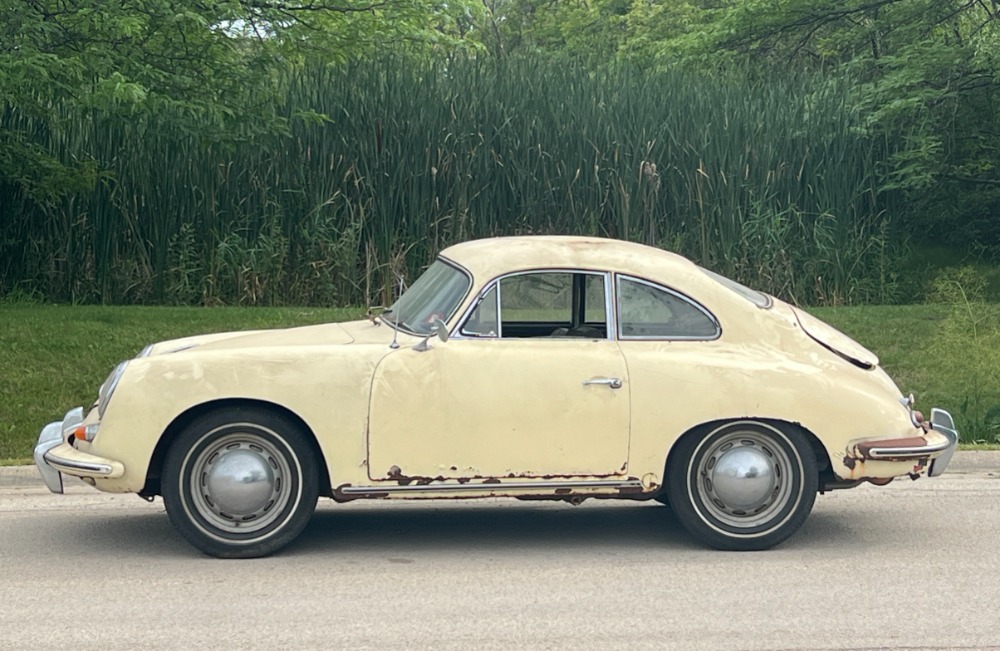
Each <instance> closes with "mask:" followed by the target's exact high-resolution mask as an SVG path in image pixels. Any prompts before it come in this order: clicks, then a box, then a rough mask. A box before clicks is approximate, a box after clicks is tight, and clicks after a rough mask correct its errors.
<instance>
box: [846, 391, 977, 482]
mask: <svg viewBox="0 0 1000 651" xmlns="http://www.w3.org/2000/svg"><path fill="white" fill-rule="evenodd" d="M958 439H959V435H958V431H957V430H956V429H955V420H954V419H953V418H952V417H951V414H949V413H948V412H947V411H945V410H944V409H938V408H937V407H935V408H934V409H932V410H931V420H930V423H928V424H926V426H925V428H924V432H923V434H921V435H919V436H911V437H907V438H895V439H879V440H871V439H866V440H860V441H854V442H852V443H851V444H850V445H849V446H848V453H847V456H846V457H845V458H844V461H845V463H846V465H847V466H848V467H849V468H852V469H853V467H852V464H853V463H858V462H862V463H863V462H866V461H913V462H915V463H916V464H917V465H918V466H922V465H924V464H929V465H928V466H927V476H928V477H937V476H939V475H941V474H942V473H943V472H944V471H945V468H947V467H948V463H949V462H950V461H951V458H952V456H954V454H955V450H956V449H957V448H958Z"/></svg>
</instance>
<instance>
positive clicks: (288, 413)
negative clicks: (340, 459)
mask: <svg viewBox="0 0 1000 651" xmlns="http://www.w3.org/2000/svg"><path fill="white" fill-rule="evenodd" d="M234 407H236V408H239V407H243V408H247V407H250V408H257V409H265V410H268V411H271V412H274V413H277V414H280V415H281V416H283V417H285V418H287V419H289V420H291V421H293V422H294V423H295V424H296V425H298V426H299V427H300V428H302V432H303V433H305V434H306V436H307V438H308V440H309V443H310V445H312V448H313V453H314V454H315V455H316V459H317V462H318V464H317V465H318V466H319V469H320V477H319V491H320V495H324V496H329V495H330V494H331V492H332V490H331V487H330V469H329V468H328V467H327V465H326V460H325V458H324V457H323V451H322V449H321V448H320V446H319V441H318V440H317V439H316V434H315V432H313V430H312V428H311V427H309V425H308V424H307V423H306V422H305V420H303V419H302V417H300V416H299V415H298V414H296V413H295V412H294V411H292V410H290V409H288V408H287V407H284V406H282V405H279V404H277V403H274V402H269V401H267V400H259V399H253V398H222V399H219V400H211V401H209V402H203V403H201V404H198V405H195V406H193V407H190V408H189V409H187V410H186V411H184V412H182V413H181V414H179V415H178V416H177V417H176V418H174V420H173V421H171V422H170V424H169V425H167V427H166V429H165V430H164V431H163V434H161V435H160V438H159V440H158V441H157V442H156V447H154V448H153V455H152V457H151V458H150V460H149V466H148V467H147V469H146V482H145V484H144V486H143V488H142V490H141V491H140V492H139V494H140V495H142V496H143V497H152V496H154V495H160V494H161V491H160V475H161V473H162V469H163V462H164V460H165V459H166V457H167V452H168V451H169V450H170V446H171V445H172V444H173V442H174V440H175V439H176V438H177V435H178V434H180V433H181V432H182V431H184V429H185V428H186V427H187V426H188V425H190V424H191V423H193V422H194V421H196V420H197V419H198V418H201V417H202V416H204V415H206V414H209V413H211V412H213V411H218V410H220V409H230V408H234Z"/></svg>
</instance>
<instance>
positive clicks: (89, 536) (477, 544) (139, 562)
mask: <svg viewBox="0 0 1000 651" xmlns="http://www.w3.org/2000/svg"><path fill="white" fill-rule="evenodd" d="M955 470H957V471H959V472H955V473H949V474H947V475H945V476H944V477H941V478H939V479H935V480H923V479H922V480H920V481H918V482H910V481H909V480H906V481H899V480H897V481H896V482H895V483H893V484H891V485H890V486H887V487H885V488H881V489H879V488H875V487H871V486H864V487H860V488H857V489H855V490H852V491H843V492H839V493H832V494H828V495H825V496H821V497H820V498H819V499H818V501H817V503H816V509H815V510H814V511H813V514H812V516H811V517H810V519H809V520H808V521H807V523H806V525H805V526H804V527H803V529H802V530H801V531H800V532H799V533H798V534H797V535H796V536H795V537H793V538H792V540H790V541H789V542H787V543H785V544H784V545H783V546H781V547H780V548H778V549H776V550H772V551H769V552H763V553H756V554H734V553H721V552H713V551H709V550H705V549H702V548H700V547H698V546H696V545H695V544H693V543H692V542H691V540H690V539H689V538H688V536H687V535H686V534H685V533H684V531H683V530H682V529H681V528H680V525H679V524H678V523H677V521H676V520H675V519H674V517H673V516H672V515H671V513H670V511H669V510H668V509H666V508H664V507H661V506H658V505H655V504H628V503H620V504H619V503H607V502H605V503H590V502H588V503H586V504H584V505H583V506H580V507H572V506H569V505H563V504H548V503H522V502H516V501H501V500H497V501H494V502H488V503H487V502H454V503H443V502H429V503H417V504H414V503H409V504H400V503H387V502H369V503H361V502H358V503H353V504H350V505H335V504H333V503H332V502H324V503H321V508H320V510H319V512H318V513H317V514H316V517H315V518H314V519H313V521H312V523H311V525H310V526H309V527H308V528H307V529H306V532H305V533H304V534H303V536H302V538H301V539H300V540H299V541H298V542H297V543H296V544H295V545H294V546H293V547H291V548H289V549H288V550H286V551H285V552H283V553H282V554H280V555H279V556H277V557H273V558H268V559H259V560H253V561H219V560H214V559H210V558H207V557H205V556H202V555H200V554H199V553H197V552H196V551H194V550H193V549H192V548H190V547H188V545H187V544H186V543H184V542H183V541H182V540H181V539H180V538H179V537H178V536H177V535H175V534H174V532H173V530H172V529H171V527H170V524H169V522H168V521H167V518H166V515H165V514H164V513H163V507H162V503H161V502H160V501H159V500H157V501H156V502H155V503H153V504H147V503H145V502H143V501H142V500H140V499H138V498H136V497H133V496H109V495H102V494H100V493H97V492H96V491H93V489H90V488H88V487H86V486H84V485H82V484H79V485H74V486H71V487H70V488H69V494H68V495H66V496H54V495H50V494H49V493H47V492H46V491H45V489H44V487H42V486H41V485H40V483H38V482H37V481H36V480H34V479H33V477H32V475H31V471H30V470H29V469H0V648H2V649H47V648H59V649H69V648H75V649H129V650H132V649H153V648H177V649H196V648H205V649H216V648H260V649H286V648H322V649H330V648H350V649H355V648H357V649H363V648H399V649H409V648H430V647H433V648H436V649H480V648H532V649H543V648H553V649H554V648H559V649H578V648H579V649H584V648H612V649H614V648H650V649H652V648H657V649H659V648H675V649H699V648H705V649H873V648H904V649H938V648H960V649H982V648H994V649H1000V453H989V454H979V455H970V454H969V453H962V456H961V457H958V458H956V462H955Z"/></svg>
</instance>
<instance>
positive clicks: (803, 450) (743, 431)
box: [667, 421, 819, 551]
mask: <svg viewBox="0 0 1000 651" xmlns="http://www.w3.org/2000/svg"><path fill="white" fill-rule="evenodd" d="M818 486H819V471H818V469H817V466H816V458H815V456H814V454H813V451H812V448H811V446H810V445H809V442H808V441H807V440H806V438H805V435H804V434H803V433H802V432H801V431H799V430H798V429H795V428H793V427H791V426H781V427H778V426H776V425H772V424H770V423H766V422H762V421H740V422H734V423H726V424H724V425H721V426H719V427H716V428H715V429H713V430H711V431H710V432H709V433H708V435H707V436H699V435H697V434H693V435H688V436H686V437H684V438H683V439H681V440H680V441H679V442H678V443H677V449H676V450H675V451H674V452H673V453H672V454H671V457H670V462H669V464H668V468H667V495H668V497H669V501H670V505H671V507H672V508H673V510H674V512H675V513H676V514H677V517H678V519H679V520H680V521H681V523H682V524H683V525H684V526H685V528H687V529H688V531H690V532H691V534H692V535H693V536H694V537H695V538H697V539H698V540H700V541H702V542H704V543H705V544H707V545H709V546H711V547H715V548H716V549H724V550H732V551H752V550H761V549H768V548H770V547H773V546H774V545H777V544H778V543H780V542H782V541H784V540H785V539H787V538H788V537H789V536H791V535H792V534H793V533H795V532H796V531H797V530H798V529H799V527H801V526H802V523H803V522H805V519H806V517H808V515H809V512H810V511H811V510H812V507H813V503H814V502H815V501H816V492H817V490H818Z"/></svg>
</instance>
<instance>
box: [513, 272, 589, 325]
mask: <svg viewBox="0 0 1000 651" xmlns="http://www.w3.org/2000/svg"><path fill="white" fill-rule="evenodd" d="M500 314H501V316H502V318H503V323H504V325H505V326H506V325H507V324H517V323H551V324H553V325H561V326H567V327H568V326H570V325H571V321H572V318H573V316H572V315H573V274H571V273H533V274H521V275H518V276H510V277H508V278H503V279H501V280H500Z"/></svg>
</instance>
